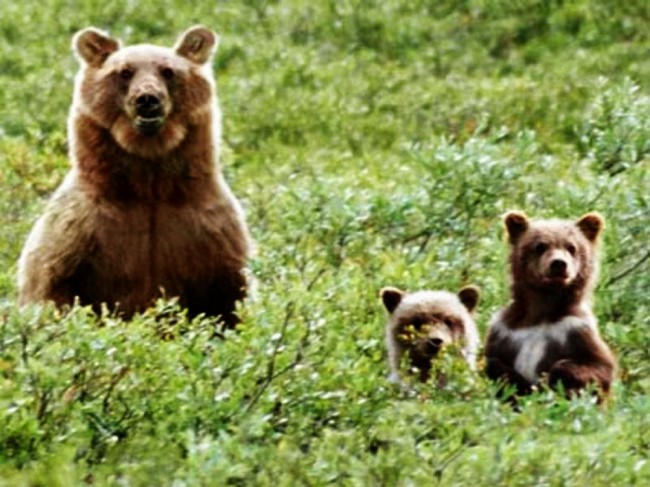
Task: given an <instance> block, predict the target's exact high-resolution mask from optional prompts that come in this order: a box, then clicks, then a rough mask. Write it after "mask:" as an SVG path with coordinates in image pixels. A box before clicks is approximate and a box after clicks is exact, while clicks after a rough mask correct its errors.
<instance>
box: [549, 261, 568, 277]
mask: <svg viewBox="0 0 650 487" xmlns="http://www.w3.org/2000/svg"><path fill="white" fill-rule="evenodd" d="M565 271H566V262H565V261H564V260H562V259H554V260H552V261H551V273H552V274H553V275H556V276H557V275H561V274H564V272H565Z"/></svg>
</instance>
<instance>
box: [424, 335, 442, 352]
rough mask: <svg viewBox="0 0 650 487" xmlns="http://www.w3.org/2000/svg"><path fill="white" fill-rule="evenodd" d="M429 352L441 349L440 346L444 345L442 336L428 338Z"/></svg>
mask: <svg viewBox="0 0 650 487" xmlns="http://www.w3.org/2000/svg"><path fill="white" fill-rule="evenodd" d="M426 347H427V352H428V353H430V354H434V353H437V352H438V350H440V347H442V339H441V338H429V339H428V340H427V344H426Z"/></svg>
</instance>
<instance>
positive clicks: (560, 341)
mask: <svg viewBox="0 0 650 487" xmlns="http://www.w3.org/2000/svg"><path fill="white" fill-rule="evenodd" d="M504 223H505V226H506V230H507V233H508V237H509V241H510V244H511V253H510V270H511V273H512V302H511V303H510V305H509V306H507V307H506V308H505V309H503V310H501V311H499V312H498V313H497V314H496V315H495V316H494V317H493V319H492V321H491V323H490V327H489V330H488V336H487V344H486V350H485V354H486V359H487V365H486V372H487V375H488V376H489V377H490V378H492V379H494V380H499V379H501V380H504V381H505V382H506V383H507V384H512V385H514V386H515V388H516V390H517V393H518V394H520V395H521V394H527V393H529V392H531V390H532V389H533V386H534V385H535V384H537V383H538V382H539V381H540V380H541V379H544V378H546V380H547V381H548V383H549V385H550V386H551V387H557V386H558V384H560V383H561V384H562V387H563V389H564V391H565V392H566V393H567V395H569V396H570V395H573V394H575V393H579V392H580V391H581V390H582V389H584V388H585V387H586V386H588V385H589V384H594V385H596V386H597V387H598V389H599V391H600V393H601V397H603V398H604V397H606V396H607V395H608V394H609V391H610V388H611V384H612V381H613V379H614V376H615V371H616V359H615V358H614V355H613V353H612V352H611V350H610V349H609V347H608V346H607V344H606V343H605V342H604V341H603V340H602V339H601V338H600V334H599V332H598V326H597V322H596V318H595V316H594V314H593V312H592V310H591V294H592V290H593V287H594V285H595V282H596V275H597V259H596V258H597V255H596V254H597V243H598V237H599V235H600V233H601V230H602V228H603V227H604V220H603V218H602V217H601V216H600V215H598V214H597V213H588V214H586V215H584V216H583V217H582V218H580V219H578V220H577V221H576V222H571V221H567V220H539V221H531V220H529V219H528V217H527V216H526V215H525V214H523V213H521V212H517V211H513V212H509V213H508V214H506V216H505V219H504Z"/></svg>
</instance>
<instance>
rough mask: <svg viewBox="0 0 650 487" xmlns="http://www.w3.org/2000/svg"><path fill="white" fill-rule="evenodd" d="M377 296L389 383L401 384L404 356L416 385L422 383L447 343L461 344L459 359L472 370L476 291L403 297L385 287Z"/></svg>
mask: <svg viewBox="0 0 650 487" xmlns="http://www.w3.org/2000/svg"><path fill="white" fill-rule="evenodd" d="M380 295H381V299H382V302H383V303H384V307H385V308H386V311H387V312H388V323H387V324H386V347H387V349H388V365H389V367H390V376H389V380H390V381H391V382H395V383H400V382H401V374H400V364H401V361H402V356H403V355H404V354H408V357H409V369H408V370H409V372H413V371H416V372H417V373H418V376H419V379H420V381H421V382H426V381H427V380H428V379H429V376H430V373H431V365H432V362H431V361H432V360H433V359H434V358H435V357H436V356H437V355H438V353H439V352H440V351H441V350H442V349H443V348H444V347H445V346H448V345H449V344H451V343H459V344H461V349H462V354H463V357H464V358H465V360H466V361H467V364H468V365H469V367H470V368H471V369H472V370H474V368H475V366H476V351H477V349H478V345H479V335H478V330H477V328H476V324H475V323H474V318H473V313H474V310H475V309H476V305H477V304H478V301H479V290H478V288H477V287H475V286H466V287H464V288H463V289H461V290H460V291H459V292H458V294H453V293H450V292H448V291H428V290H427V291H416V292H412V293H406V292H404V291H401V290H399V289H397V288H394V287H386V288H383V289H382V290H381V293H380Z"/></svg>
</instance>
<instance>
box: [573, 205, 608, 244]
mask: <svg viewBox="0 0 650 487" xmlns="http://www.w3.org/2000/svg"><path fill="white" fill-rule="evenodd" d="M576 226H577V227H578V228H579V229H580V231H581V232H582V234H583V235H584V236H585V237H587V240H589V241H590V242H595V241H596V239H597V238H598V235H600V232H601V231H602V230H603V228H605V219H604V218H603V217H602V216H600V215H599V214H598V213H595V212H592V213H587V214H586V215H584V216H583V217H582V218H580V219H579V220H578V221H577V222H576Z"/></svg>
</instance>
